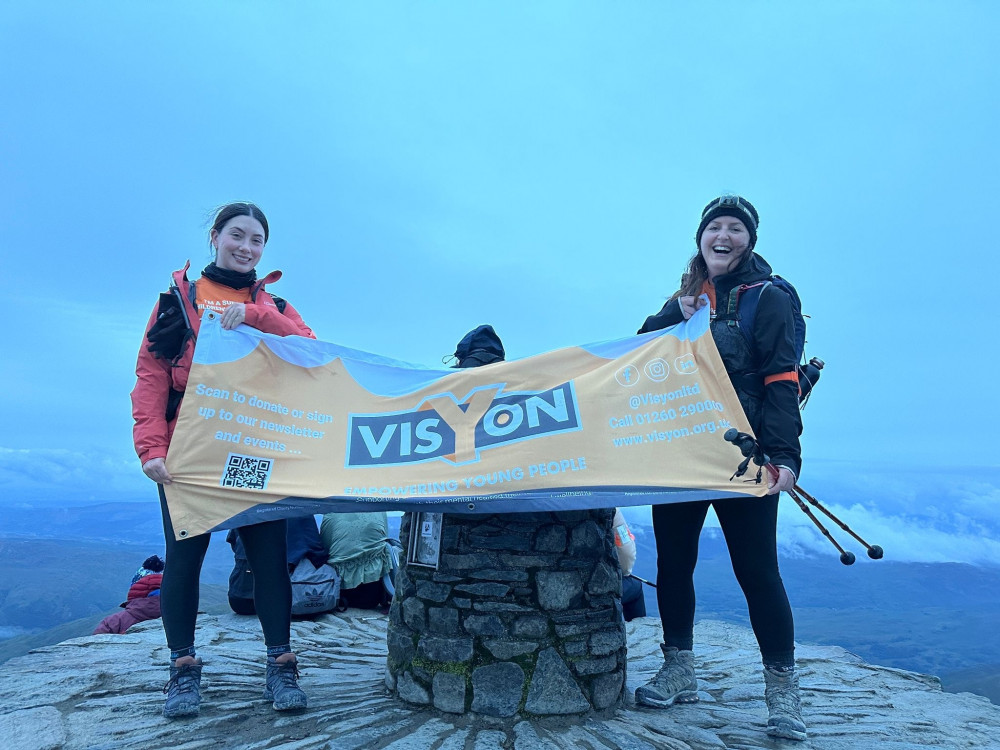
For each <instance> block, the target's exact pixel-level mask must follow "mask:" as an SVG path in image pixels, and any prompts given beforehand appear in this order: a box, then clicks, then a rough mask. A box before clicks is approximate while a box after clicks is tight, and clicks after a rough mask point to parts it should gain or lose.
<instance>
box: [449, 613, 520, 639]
mask: <svg viewBox="0 0 1000 750" xmlns="http://www.w3.org/2000/svg"><path fill="white" fill-rule="evenodd" d="M456 614H457V612H456ZM462 627H464V628H465V631H466V632H467V633H470V634H471V635H480V636H482V635H504V634H505V633H506V632H507V630H506V628H504V626H503V622H501V620H500V618H499V617H497V616H496V615H472V614H470V615H466V616H465V620H464V621H463V622H462Z"/></svg>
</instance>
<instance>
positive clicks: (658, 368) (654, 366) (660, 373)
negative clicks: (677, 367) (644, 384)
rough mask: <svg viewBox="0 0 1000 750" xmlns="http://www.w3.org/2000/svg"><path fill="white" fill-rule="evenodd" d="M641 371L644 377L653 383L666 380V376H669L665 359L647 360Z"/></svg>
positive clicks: (668, 366) (668, 368) (668, 367)
mask: <svg viewBox="0 0 1000 750" xmlns="http://www.w3.org/2000/svg"><path fill="white" fill-rule="evenodd" d="M642 369H643V370H644V371H645V372H646V377H647V378H649V379H650V380H652V381H653V382H654V383H660V382H662V381H664V380H666V379H667V375H669V374H670V365H669V364H667V361H666V360H665V359H661V358H660V357H657V358H656V359H651V360H649V362H647V363H646V366H645V367H643V368H642Z"/></svg>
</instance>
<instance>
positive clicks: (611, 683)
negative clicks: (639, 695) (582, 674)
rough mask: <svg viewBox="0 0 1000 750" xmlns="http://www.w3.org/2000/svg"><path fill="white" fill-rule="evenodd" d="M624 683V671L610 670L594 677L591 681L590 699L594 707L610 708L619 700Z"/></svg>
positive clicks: (599, 709) (600, 708)
mask: <svg viewBox="0 0 1000 750" xmlns="http://www.w3.org/2000/svg"><path fill="white" fill-rule="evenodd" d="M624 684H625V672H624V671H618V672H611V673H609V674H602V675H600V676H598V677H595V678H594V681H593V682H592V683H591V701H592V702H593V704H594V708H596V709H597V710H598V711H602V710H604V709H605V708H611V706H614V705H616V704H617V703H619V702H620V701H621V698H622V685H624Z"/></svg>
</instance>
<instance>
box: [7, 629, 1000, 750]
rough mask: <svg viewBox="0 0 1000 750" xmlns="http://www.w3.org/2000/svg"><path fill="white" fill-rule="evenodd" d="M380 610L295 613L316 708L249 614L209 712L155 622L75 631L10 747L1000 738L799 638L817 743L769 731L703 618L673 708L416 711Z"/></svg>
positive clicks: (210, 681) (975, 743)
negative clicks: (170, 681)
mask: <svg viewBox="0 0 1000 750" xmlns="http://www.w3.org/2000/svg"><path fill="white" fill-rule="evenodd" d="M385 626H386V618H385V617H382V616H379V615H377V614H373V613H369V612H361V611H357V610H349V611H348V612H346V613H343V614H338V615H325V616H323V617H321V618H319V619H318V620H316V621H313V622H308V621H305V622H296V623H294V625H293V627H294V634H293V643H294V644H296V645H297V650H298V653H299V657H300V660H301V664H302V667H303V670H302V678H301V682H300V684H301V685H302V686H303V688H304V689H305V690H306V691H307V693H308V694H309V701H310V708H309V709H308V710H307V711H305V712H303V713H300V714H297V715H280V714H276V713H275V712H274V711H273V710H272V709H271V706H270V704H269V703H268V702H266V701H264V700H263V699H262V698H261V691H262V686H263V671H264V670H263V659H262V655H261V653H262V640H261V638H260V636H259V625H258V623H257V621H256V619H254V618H244V617H237V616H235V615H230V614H224V615H203V616H202V617H201V619H200V620H199V636H198V638H199V645H200V655H201V656H202V657H203V658H204V661H205V668H204V676H203V680H202V690H203V704H202V706H203V708H202V712H201V715H200V716H198V717H197V718H194V719H189V720H175V721H167V720H165V719H164V718H162V716H161V715H160V708H161V705H162V701H163V695H162V693H161V688H162V686H163V684H164V682H165V681H166V667H165V666H164V664H165V662H166V657H167V652H166V649H165V647H164V645H163V634H162V630H161V628H160V623H159V622H158V621H157V622H152V623H143V624H142V625H139V626H137V627H136V628H134V629H133V630H132V631H131V632H129V633H128V634H126V635H124V636H112V635H105V636H91V637H87V638H76V639H73V640H70V641H66V642H64V643H60V644H58V645H56V646H50V647H46V648H42V649H39V650H37V651H33V652H31V653H29V654H27V655H25V656H22V657H18V658H15V659H12V660H11V661H9V662H7V663H6V664H5V665H4V666H5V676H6V679H5V680H3V681H2V682H0V747H3V748H13V749H16V750H49V749H56V748H59V749H62V750H77V749H80V750H83V749H84V748H86V749H87V750H96V749H100V748H106V749H108V750H111V749H114V750H126V749H128V748H137V749H138V748H141V750H154V749H155V748H167V747H169V748H172V749H173V750H194V749H195V748H212V749H213V750H223V749H224V748H245V749H248V750H249V749H254V750H256V749H258V748H259V749H261V750H263V749H265V748H267V749H271V748H281V749H282V750H311V749H313V748H316V749H317V750H318V749H319V748H336V749H337V750H341V749H343V750H350V749H351V748H364V749H365V750H382V749H383V748H392V749H393V750H411V749H412V750H493V749H494V748H506V749H511V748H512V749H513V750H534V748H558V749H560V750H569V749H570V748H573V749H574V750H576V749H579V748H583V749H589V750H607V749H609V748H627V749H633V748H634V749H636V750H638V749H641V748H665V749H669V750H703V749H704V750H708V749H709V748H713V749H715V748H733V749H734V750H735V749H739V750H750V749H751V748H777V747H794V748H802V750H805V749H806V748H816V749H817V750H818V749H823V750H847V749H848V748H850V749H851V750H857V749H858V748H862V749H863V748H879V749H880V750H883V749H888V750H908V749H915V748H942V749H945V748H946V749H947V750H956V749H957V748H1000V707H997V706H994V705H992V704H991V703H989V701H987V700H986V699H985V698H982V697H979V696H974V695H971V694H968V693H961V694H957V695H954V694H949V693H943V692H942V691H941V689H940V685H939V683H938V681H937V679H936V678H934V677H927V676H924V675H919V674H915V673H912V672H905V671H901V670H896V669H888V668H883V667H877V666H871V665H868V664H865V663H864V662H862V661H861V660H860V659H859V658H858V657H856V656H854V655H852V654H850V653H848V652H846V651H844V650H843V649H840V648H836V647H830V646H799V648H798V650H797V655H798V659H799V665H800V668H801V675H802V685H803V704H804V711H803V713H804V717H805V719H806V722H807V724H808V725H809V732H810V739H809V740H808V741H806V742H804V743H793V742H787V741H778V740H772V739H770V738H768V737H767V735H766V734H765V732H764V724H765V719H766V715H767V714H766V710H765V707H764V702H763V698H762V696H763V682H762V677H761V674H760V665H759V656H758V653H757V650H756V644H755V642H754V639H753V635H752V634H751V633H750V631H749V630H746V629H745V628H742V627H739V626H734V625H729V624H724V623H719V622H702V623H700V624H699V625H698V627H697V631H696V642H697V644H698V645H697V650H696V655H697V664H698V671H699V677H700V678H701V686H702V692H701V702H700V703H699V704H696V705H692V706H676V707H673V708H670V709H667V710H663V711H660V710H653V709H645V708H637V707H635V706H634V705H631V702H630V703H629V704H628V705H626V706H625V707H624V708H622V709H620V710H619V711H617V712H616V713H615V715H614V716H613V717H611V718H606V719H594V718H592V719H587V720H578V721H573V720H562V721H559V722H555V721H550V720H545V721H533V720H532V721H529V720H519V721H511V722H506V723H503V722H499V721H488V720H484V719H481V718H480V719H473V718H471V717H468V716H457V715H453V714H445V713H441V712H437V711H434V710H428V709H414V708H411V707H408V706H407V705H405V704H402V703H400V702H399V701H398V700H396V699H395V698H394V697H392V696H390V695H389V694H388V692H387V691H386V689H385V686H384V679H383V678H384V666H385V657H386V647H385ZM657 631H658V628H657V622H656V621H655V620H652V619H649V618H647V619H644V620H637V621H634V622H632V623H630V624H629V625H628V644H629V665H628V670H629V671H628V686H629V692H630V693H631V691H632V690H634V688H635V687H636V686H637V685H639V684H641V683H642V682H643V681H644V680H646V679H647V678H648V677H649V676H650V675H651V674H653V673H654V672H655V671H656V669H657V667H658V664H659V661H660V655H659V648H658V632H657Z"/></svg>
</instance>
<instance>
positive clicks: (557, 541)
mask: <svg viewBox="0 0 1000 750" xmlns="http://www.w3.org/2000/svg"><path fill="white" fill-rule="evenodd" d="M535 551H536V552H553V553H560V552H565V551H566V528H565V527H564V526H556V525H554V524H553V525H550V526H543V527H542V528H541V529H539V531H538V533H537V534H536V535H535Z"/></svg>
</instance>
